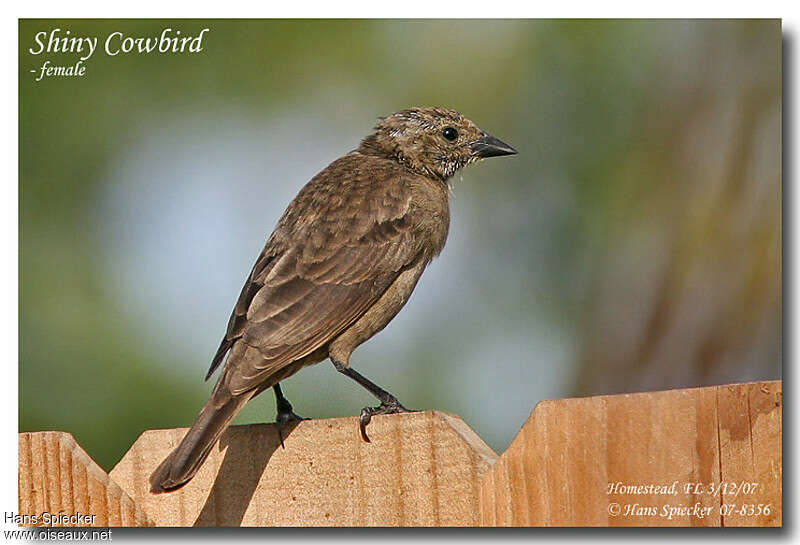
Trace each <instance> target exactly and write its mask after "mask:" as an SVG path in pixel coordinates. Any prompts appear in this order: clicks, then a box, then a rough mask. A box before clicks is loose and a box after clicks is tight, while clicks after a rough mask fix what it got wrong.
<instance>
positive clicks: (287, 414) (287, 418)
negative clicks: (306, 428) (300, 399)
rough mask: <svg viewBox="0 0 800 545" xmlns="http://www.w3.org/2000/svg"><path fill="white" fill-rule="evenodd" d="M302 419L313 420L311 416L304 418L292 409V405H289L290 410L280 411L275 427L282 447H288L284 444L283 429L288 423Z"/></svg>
mask: <svg viewBox="0 0 800 545" xmlns="http://www.w3.org/2000/svg"><path fill="white" fill-rule="evenodd" d="M301 420H311V419H310V418H304V417H302V416H300V415H297V414H295V413H294V411H293V410H292V406H291V405H289V409H288V410H282V411H280V412H279V413H278V414H277V416H276V417H275V427H276V428H277V429H278V439H279V440H280V442H281V448H286V447H285V446H283V429H284V428H285V427H286V425H287V424H290V423H292V422H300V421H301Z"/></svg>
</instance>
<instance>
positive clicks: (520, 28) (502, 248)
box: [19, 20, 781, 469]
mask: <svg viewBox="0 0 800 545" xmlns="http://www.w3.org/2000/svg"><path fill="white" fill-rule="evenodd" d="M54 28H60V29H61V30H62V33H61V37H64V31H65V30H69V31H70V32H71V36H96V37H98V38H99V42H100V44H101V47H102V42H103V41H104V39H105V37H106V36H107V35H108V34H110V33H111V32H114V31H120V32H123V34H124V35H126V36H136V37H138V36H151V37H155V36H158V35H159V34H160V33H161V31H162V30H163V29H164V28H173V29H179V30H181V32H182V34H183V35H187V34H188V35H196V34H197V33H198V32H199V31H200V30H201V29H203V28H210V29H211V30H210V32H208V33H206V34H205V36H204V39H203V47H204V50H203V51H202V52H200V53H196V54H141V55H140V54H128V55H119V56H116V57H110V56H107V55H105V54H103V53H102V52H101V51H97V52H95V54H94V55H93V56H92V57H91V58H90V59H89V60H88V61H86V63H85V64H86V66H87V71H86V74H85V75H84V76H82V77H61V78H55V77H51V78H45V79H43V80H42V81H39V82H36V81H34V79H35V78H36V77H38V75H37V74H32V73H31V72H30V71H31V70H38V69H39V68H40V67H41V65H42V64H43V63H44V61H46V60H50V61H51V62H52V63H53V64H56V65H58V64H63V65H72V64H74V63H75V62H76V61H77V57H78V55H76V54H74V53H52V54H42V55H32V54H30V53H29V52H28V50H29V48H31V47H34V46H35V42H34V35H35V34H36V33H37V32H41V31H50V30H53V29H54ZM19 75H20V80H19V86H20V87H19V88H20V128H19V130H20V178H19V194H20V356H19V376H20V397H19V399H20V411H19V427H20V430H22V431H26V430H47V429H56V430H66V431H69V432H71V433H72V434H73V435H74V436H75V437H76V439H77V440H78V442H79V443H81V444H82V445H83V446H84V447H85V448H86V449H87V450H88V452H89V453H90V454H91V455H92V456H93V457H94V458H95V459H96V460H97V461H98V463H100V465H102V466H103V467H104V468H106V469H110V468H111V467H112V466H113V465H114V464H115V463H116V462H117V461H118V460H119V458H120V457H121V456H122V455H123V454H124V453H125V451H126V450H127V449H128V447H129V446H130V444H131V443H132V442H133V441H134V440H135V439H136V437H137V436H138V435H139V434H140V433H141V432H142V431H143V430H145V429H148V428H169V427H176V426H188V425H189V424H190V423H191V422H192V420H193V419H194V417H195V416H196V414H197V412H198V410H199V408H200V407H201V405H202V404H203V403H204V401H205V399H206V397H207V395H208V393H209V391H210V389H211V387H212V385H213V384H212V382H209V383H204V382H203V380H202V379H203V376H204V374H205V372H206V370H207V368H208V365H209V362H210V359H211V356H212V355H213V353H214V351H215V349H216V347H217V345H218V343H219V340H220V338H221V336H222V334H223V332H224V330H225V327H226V324H227V319H228V316H229V313H230V310H231V308H232V307H233V304H234V302H235V300H236V297H237V296H238V293H239V290H240V288H241V285H242V283H243V281H244V279H245V277H246V275H247V274H248V273H249V271H250V268H251V266H252V264H253V262H254V260H255V258H256V256H257V254H258V252H259V251H260V249H261V248H262V246H263V244H264V241H265V239H266V237H267V236H268V235H269V233H270V232H271V230H272V228H273V227H274V225H275V223H276V221H277V219H278V217H279V216H280V214H281V212H282V211H283V209H284V208H285V206H286V205H287V204H288V202H289V200H290V199H291V198H292V197H293V196H294V194H295V193H296V192H297V191H298V190H299V189H300V187H301V186H302V185H303V184H304V183H305V182H306V181H307V180H308V179H310V178H311V177H312V176H313V175H314V174H315V173H317V172H318V171H320V170H321V169H322V168H324V167H325V166H326V165H327V164H328V163H329V162H330V161H332V160H333V159H335V158H336V157H338V156H340V155H342V154H344V153H346V152H348V151H349V150H351V149H353V148H355V147H356V146H357V144H358V142H359V140H360V139H361V138H362V137H363V136H365V135H366V134H367V133H368V132H369V131H370V128H371V127H372V126H373V125H374V123H375V121H376V119H377V118H378V117H379V116H382V115H387V114H390V113H392V112H394V111H397V110H400V109H402V108H406V107H410V106H417V105H420V106H421V105H438V106H444V107H449V108H453V109H456V110H459V111H460V112H462V113H463V114H464V115H466V116H467V117H469V118H470V119H472V120H473V121H475V122H476V123H477V124H478V125H479V126H481V127H482V128H484V129H485V130H487V131H489V132H491V133H492V134H495V135H496V136H498V137H500V138H501V139H503V140H505V141H507V142H509V143H510V144H512V145H513V146H514V147H516V148H517V149H518V150H519V155H518V156H515V157H513V158H504V159H502V160H500V159H495V160H489V161H486V162H484V163H482V164H481V165H479V166H476V167H471V168H469V169H467V170H466V171H465V172H464V173H463V175H462V176H460V177H459V176H457V177H456V179H455V180H454V195H453V198H452V201H451V203H452V204H451V211H452V216H453V220H452V225H451V231H450V233H451V234H450V239H449V241H448V244H447V247H446V248H445V250H444V252H443V254H442V256H441V257H440V258H439V259H438V260H437V261H435V262H434V263H433V264H432V266H431V267H430V268H429V269H428V271H427V272H426V274H425V275H423V278H422V280H421V282H420V284H419V286H418V287H417V290H416V291H415V293H414V295H413V297H412V298H411V300H410V302H409V304H408V305H407V306H406V308H405V309H404V311H403V312H401V313H400V315H399V316H398V317H397V318H396V319H395V320H394V322H393V323H392V324H391V325H390V326H389V327H388V328H387V329H386V330H384V332H382V333H381V334H379V335H378V336H376V337H375V338H374V339H373V340H371V341H370V342H369V343H367V344H365V345H363V346H362V347H361V348H359V349H358V350H357V351H356V352H355V354H354V356H353V359H352V365H353V367H354V368H355V369H357V370H359V371H361V372H363V373H364V374H365V375H366V376H368V377H370V378H372V379H373V380H374V381H376V382H377V383H378V384H381V385H383V386H385V387H386V388H387V389H389V390H390V391H392V392H393V393H394V394H395V395H397V396H398V398H399V399H400V400H402V401H403V403H404V404H405V405H406V406H408V407H412V408H418V409H441V410H446V411H451V412H454V413H457V414H459V415H461V416H462V417H463V418H464V419H465V420H466V422H467V423H468V424H470V425H471V426H472V427H473V429H475V430H476V431H477V432H478V434H479V435H480V436H481V437H483V438H484V439H485V440H486V441H487V442H488V443H489V444H490V446H492V447H493V448H494V449H495V450H497V451H498V452H502V451H503V450H504V449H505V448H506V446H507V445H508V443H509V442H510V440H511V439H512V438H513V436H514V435H515V434H516V432H517V430H518V429H519V427H520V425H521V424H522V423H523V421H524V420H525V418H526V417H527V416H528V414H529V413H530V411H531V409H532V408H533V406H534V404H535V403H536V402H537V401H539V400H541V399H547V398H559V397H565V396H572V395H588V394H600V393H614V392H630V391H639V390H650V389H663V388H673V387H687V386H698V385H708V384H719V383H725V382H733V381H745V380H755V379H775V378H780V376H781V27H780V22H779V21H602V22H600V21H597V22H592V21H568V22H566V21H478V20H470V21H446V20H441V21H425V20H419V21H234V20H225V21H200V20H191V21H175V20H173V21H157V20H138V21H128V20H126V21H102V20H93V21H85V20H81V21H72V20H70V21H65V20H60V21H40V20H24V21H21V22H20V33H19ZM283 385H284V391H285V392H286V394H287V396H288V397H289V399H290V400H291V401H292V402H293V404H294V405H295V408H296V410H297V412H298V413H300V414H302V415H304V416H309V417H314V418H324V417H332V416H344V415H354V414H357V413H358V411H359V410H360V409H361V407H362V406H364V405H367V404H373V403H374V400H373V399H371V398H370V396H369V394H367V393H366V392H365V391H363V390H362V389H361V388H359V387H358V386H357V385H356V384H355V383H353V382H352V381H350V380H348V379H346V378H345V377H342V376H340V375H338V374H337V373H336V372H335V370H334V369H333V367H332V365H330V363H328V362H324V363H322V364H320V365H317V366H314V367H312V368H307V369H305V370H303V371H302V372H301V373H299V374H297V375H295V376H294V377H292V378H290V379H289V380H287V381H285V382H284V384H283ZM273 417H274V400H273V397H272V394H271V393H265V394H264V395H263V396H260V397H259V398H257V399H256V400H255V401H253V402H251V403H250V404H249V405H248V406H247V407H246V409H245V410H244V412H243V413H242V414H241V415H240V417H239V418H238V419H237V422H238V423H245V422H254V421H271V420H272V419H273Z"/></svg>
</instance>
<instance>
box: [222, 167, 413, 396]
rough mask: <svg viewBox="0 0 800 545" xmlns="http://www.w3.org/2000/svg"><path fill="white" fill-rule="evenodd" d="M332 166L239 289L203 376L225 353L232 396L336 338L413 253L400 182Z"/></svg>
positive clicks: (406, 189)
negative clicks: (215, 349)
mask: <svg viewBox="0 0 800 545" xmlns="http://www.w3.org/2000/svg"><path fill="white" fill-rule="evenodd" d="M346 158H347V156H346V157H345V158H343V159H346ZM339 161H342V160H339ZM339 161H337V162H335V163H333V164H332V165H331V166H330V167H328V169H326V170H325V171H323V172H322V173H321V174H320V175H318V176H317V177H315V178H314V179H313V180H312V181H311V182H309V184H307V185H306V187H304V188H303V190H302V191H301V192H300V194H298V196H297V197H296V198H295V200H294V201H293V202H292V204H290V206H289V208H288V209H287V211H286V213H284V216H283V217H282V218H281V220H280V221H279V223H278V226H277V227H276V229H275V232H274V233H273V235H272V237H270V240H269V241H268V242H267V245H266V247H265V248H264V251H263V252H262V254H261V255H260V256H259V259H258V261H257V262H256V265H255V266H254V267H253V271H252V273H251V274H250V277H249V278H248V280H247V282H246V283H245V286H244V288H243V289H242V293H241V295H240V296H239V300H238V302H237V304H236V307H235V308H234V311H233V314H232V316H231V319H230V321H229V324H228V331H227V333H226V335H225V338H224V339H223V341H222V344H221V345H220V350H219V351H218V353H217V355H216V356H215V360H214V363H213V364H212V368H211V370H210V371H209V374H211V373H212V372H213V370H214V369H215V367H216V366H217V365H219V363H220V362H221V360H222V358H223V357H224V355H225V352H227V351H228V349H229V348H231V347H233V350H232V352H231V355H230V356H229V357H228V362H227V363H226V372H227V374H228V375H229V377H228V382H229V386H230V389H231V392H232V393H233V394H237V393H241V392H243V391H247V390H249V389H251V388H254V387H257V386H258V385H260V384H261V383H263V381H264V380H265V379H266V378H267V377H269V376H270V375H272V374H273V373H275V372H277V371H279V370H280V369H281V368H283V367H284V366H286V365H288V364H290V363H291V362H293V361H295V360H297V359H299V358H302V357H304V356H305V355H307V354H310V353H311V352H313V351H314V350H316V349H317V348H319V347H321V346H322V345H324V344H325V343H327V342H328V341H330V340H331V339H333V338H334V337H336V336H337V335H338V334H339V333H341V332H342V331H343V330H345V329H346V328H347V327H348V326H350V325H352V324H353V323H354V322H355V321H357V320H358V319H359V318H360V317H361V316H363V315H364V313H365V312H366V311H367V310H368V309H369V308H370V307H371V306H372V305H373V304H374V303H375V301H377V300H378V298H379V297H380V296H381V295H382V294H383V293H384V291H386V289H387V288H388V287H389V286H390V285H391V284H392V282H393V281H394V280H395V278H397V276H398V274H399V273H400V272H402V271H403V270H404V269H405V268H407V267H408V266H410V265H411V264H412V263H414V262H415V261H416V260H417V259H418V258H419V256H420V255H421V251H422V250H421V248H420V247H419V244H418V241H417V240H416V238H415V237H414V232H413V225H414V218H413V215H414V207H413V206H412V199H411V184H410V183H408V180H407V179H404V178H403V176H402V175H401V176H398V174H397V171H396V170H394V171H393V170H388V171H387V170H386V169H375V168H373V169H372V170H370V171H369V172H367V173H364V174H363V175H361V172H362V170H361V169H359V168H358V166H359V165H358V164H356V165H349V166H348V165H347V164H345V165H344V166H342V165H337V163H338V162H339ZM381 177H383V178H384V179H383V180H382V179H381ZM389 177H391V183H388V178H389ZM381 182H384V183H381ZM234 344H235V345H236V346H234ZM253 349H255V350H253ZM256 351H257V352H256Z"/></svg>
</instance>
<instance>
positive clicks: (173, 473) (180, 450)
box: [150, 392, 253, 494]
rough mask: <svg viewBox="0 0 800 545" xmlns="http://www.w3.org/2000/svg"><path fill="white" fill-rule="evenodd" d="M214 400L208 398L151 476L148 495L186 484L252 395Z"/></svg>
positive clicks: (169, 490)
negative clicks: (198, 413)
mask: <svg viewBox="0 0 800 545" xmlns="http://www.w3.org/2000/svg"><path fill="white" fill-rule="evenodd" d="M215 397H217V396H214V395H212V396H211V399H209V400H208V402H207V403H206V404H205V406H204V407H203V410H202V411H200V415H199V416H198V417H197V420H195V422H194V424H192V427H191V428H189V431H188V432H187V433H186V435H185V436H184V438H183V440H182V441H181V443H180V444H179V445H178V447H177V448H176V449H175V450H174V451H172V453H171V454H170V455H169V456H167V457H166V458H165V459H164V461H163V462H161V465H159V466H158V467H157V468H156V470H155V471H153V474H152V475H150V492H152V493H154V494H158V493H161V492H171V491H173V490H177V489H178V488H180V487H182V486H183V485H185V484H186V483H188V482H189V481H190V480H191V478H192V477H194V475H195V473H197V471H198V470H199V469H200V466H201V465H203V462H204V461H205V459H206V458H207V457H208V454H209V453H210V452H211V448H212V447H213V446H214V444H215V443H216V442H217V439H219V436H220V435H222V432H223V431H225V428H227V427H228V424H230V422H231V420H233V417H234V416H236V414H237V413H238V412H239V411H240V410H241V408H242V407H243V406H244V404H245V403H247V401H248V400H249V399H250V398H251V397H253V396H252V392H251V393H249V394H247V393H245V394H242V395H238V396H229V397H228V398H227V400H225V401H224V402H222V403H219V402H216V403H215V399H214V398H215Z"/></svg>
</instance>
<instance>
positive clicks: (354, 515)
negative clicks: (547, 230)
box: [19, 381, 782, 526]
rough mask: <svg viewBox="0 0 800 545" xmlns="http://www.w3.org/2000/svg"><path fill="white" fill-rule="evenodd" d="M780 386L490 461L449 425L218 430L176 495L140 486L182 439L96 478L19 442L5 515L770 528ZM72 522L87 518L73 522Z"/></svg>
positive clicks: (84, 463)
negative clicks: (15, 506)
mask: <svg viewBox="0 0 800 545" xmlns="http://www.w3.org/2000/svg"><path fill="white" fill-rule="evenodd" d="M781 395H782V387H781V382H779V381H776V382H758V383H747V384H733V385H726V386H715V387H709V388H694V389H684V390H670V391H663V392H646V393H639V394H624V395H612V396H597V397H588V398H576V399H562V400H556V401H544V402H541V403H539V404H538V405H537V406H536V407H535V409H534V410H533V412H532V413H531V415H530V417H529V418H528V419H527V421H526V422H525V423H524V424H523V425H522V428H521V430H520V432H519V433H518V434H517V436H516V437H515V438H514V440H513V441H512V442H511V444H510V445H509V447H508V449H507V450H506V451H505V452H504V453H503V454H502V455H501V456H498V455H497V454H495V453H494V452H493V451H492V450H491V449H490V448H489V447H488V446H487V445H486V444H485V443H484V442H483V440H481V438H480V437H478V435H477V434H476V433H475V432H473V431H472V430H471V429H470V428H469V427H468V426H467V425H466V424H465V423H464V422H463V421H462V420H461V419H460V418H459V417H458V416H455V415H452V414H447V413H442V412H438V411H427V412H418V413H408V414H400V415H392V416H381V417H376V418H374V419H373V423H372V424H370V438H371V440H372V442H371V443H364V442H363V441H361V439H360V436H359V433H358V424H357V418H355V417H353V418H337V419H330V420H309V421H303V422H301V423H299V424H298V425H297V426H296V427H294V428H293V429H292V430H291V431H290V433H289V434H288V436H286V437H285V439H284V444H285V448H281V446H280V441H279V440H278V436H277V433H276V430H275V427H274V425H272V424H256V425H248V426H234V427H231V428H230V429H229V430H227V431H226V432H225V433H224V434H223V436H222V439H221V440H220V444H219V445H218V447H215V449H214V450H213V452H212V454H211V455H210V456H209V458H208V460H207V461H206V463H205V464H204V466H203V467H202V469H201V470H200V472H199V473H198V474H197V476H196V477H195V478H194V479H193V480H192V481H191V482H190V483H189V484H188V485H186V486H185V487H184V488H182V489H180V490H178V491H175V492H172V493H169V494H159V495H153V494H150V493H149V492H148V477H149V475H150V473H151V471H152V470H153V469H154V468H155V467H156V466H157V465H158V464H159V463H160V462H161V460H162V459H163V458H164V457H165V456H166V455H167V454H168V453H169V452H170V451H171V450H172V448H174V447H175V445H176V444H177V443H178V441H179V440H180V439H181V438H182V437H183V434H184V433H185V432H186V429H185V428H180V429H171V430H150V431H147V432H145V433H144V434H142V436H141V437H139V439H138V440H137V441H136V442H135V443H134V444H133V446H132V447H131V449H130V450H129V451H128V452H127V453H126V454H125V456H124V457H123V458H122V460H120V462H119V463H118V464H117V465H116V467H114V469H113V470H112V471H111V473H109V474H106V473H105V472H104V471H103V470H102V469H101V468H100V467H99V466H98V465H97V464H95V463H94V461H92V459H91V458H90V457H89V456H88V455H87V454H86V453H85V452H84V451H83V449H81V447H80V446H79V445H78V444H77V443H76V442H75V440H74V439H73V438H72V436H71V435H69V434H68V433H65V432H55V431H46V432H29V433H21V434H20V435H19V513H20V514H21V515H27V516H28V519H26V521H25V522H26V523H25V525H36V524H39V525H41V524H48V522H47V520H46V518H45V514H47V513H49V514H54V513H56V514H57V513H61V514H62V515H74V514H81V515H84V518H79V517H73V519H71V520H69V519H65V521H64V525H71V524H70V523H72V525H77V526H85V525H92V526H240V525H242V526H276V525H277V526H780V525H781V524H782V518H781V517H782V452H781V451H782V443H781V406H782V401H781ZM86 516H89V517H90V518H89V519H87V518H86Z"/></svg>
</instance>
